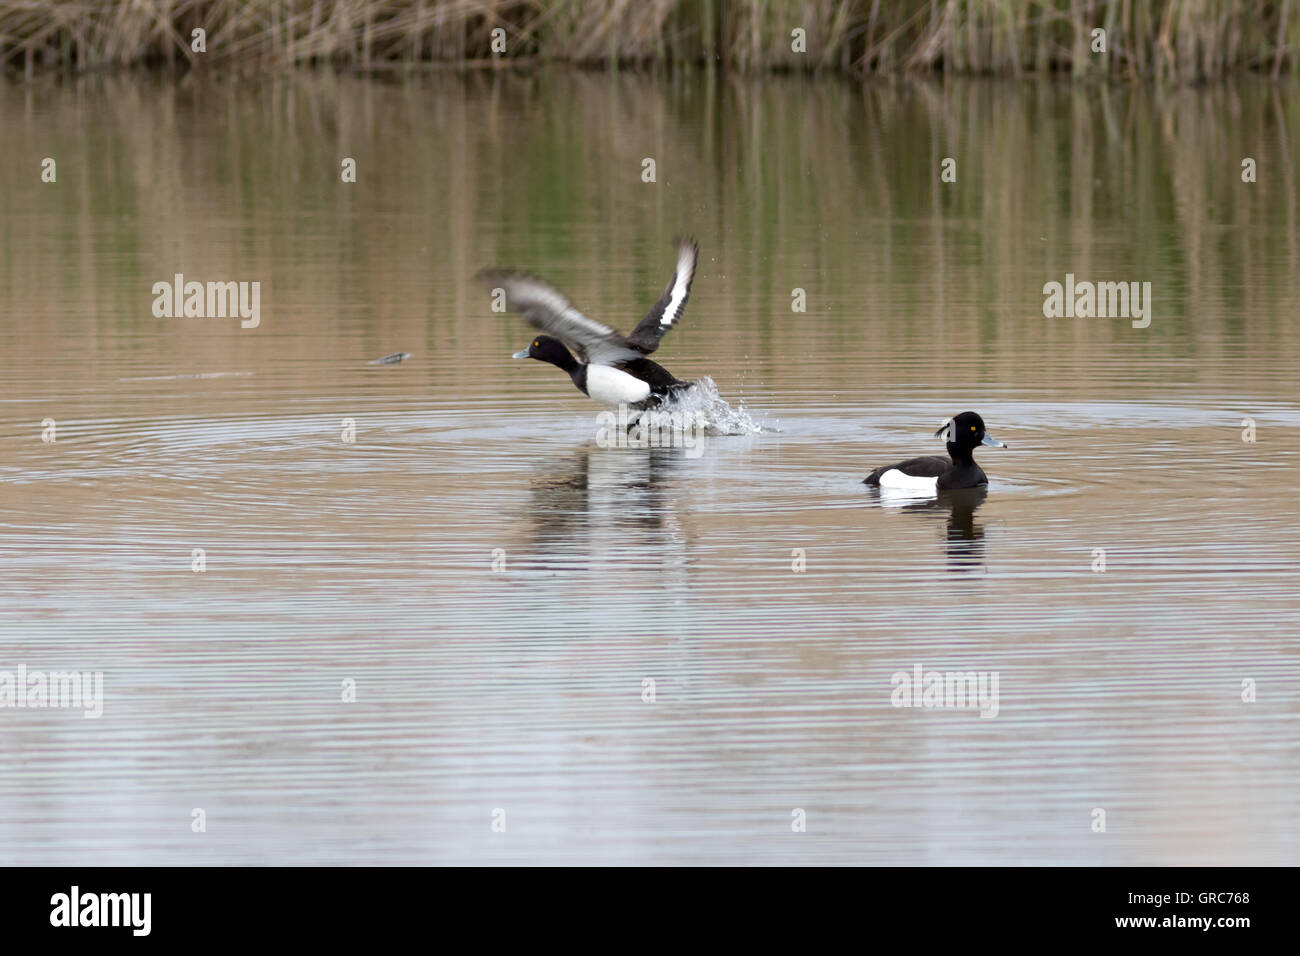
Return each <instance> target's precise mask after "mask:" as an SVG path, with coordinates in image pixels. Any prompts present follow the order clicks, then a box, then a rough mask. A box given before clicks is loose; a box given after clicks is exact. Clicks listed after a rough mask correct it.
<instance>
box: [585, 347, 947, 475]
mask: <svg viewBox="0 0 1300 956" xmlns="http://www.w3.org/2000/svg"><path fill="white" fill-rule="evenodd" d="M587 394H588V395H589V396H590V397H591V398H593V399H594V400H596V401H598V402H600V403H601V404H602V405H614V406H618V405H620V404H624V403H626V404H628V405H635V404H636V403H637V402H644V401H645V400H646V399H647V398H649V397H650V386H649V385H647V384H646V383H645V382H643V381H641V379H639V378H637V377H636V376H634V375H629V374H627V372H624V371H621V370H619V369H616V368H611V367H610V366H608V365H588V366H587ZM932 480H933V479H932Z"/></svg>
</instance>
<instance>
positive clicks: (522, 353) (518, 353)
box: [510, 349, 528, 358]
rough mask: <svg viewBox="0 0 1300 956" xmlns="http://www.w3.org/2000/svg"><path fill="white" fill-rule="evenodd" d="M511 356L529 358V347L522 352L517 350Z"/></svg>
mask: <svg viewBox="0 0 1300 956" xmlns="http://www.w3.org/2000/svg"><path fill="white" fill-rule="evenodd" d="M510 357H511V358H528V349H524V350H523V351H522V352H516V353H515V354H514V355H512V356H510Z"/></svg>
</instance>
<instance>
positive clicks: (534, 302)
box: [478, 269, 641, 365]
mask: <svg viewBox="0 0 1300 956" xmlns="http://www.w3.org/2000/svg"><path fill="white" fill-rule="evenodd" d="M478 277H479V278H480V279H481V280H483V281H484V282H486V283H487V284H488V286H489V287H491V288H497V289H502V290H504V291H505V296H506V305H507V306H508V307H509V308H511V309H514V310H515V311H516V312H518V313H519V314H520V315H522V316H523V317H524V321H525V322H527V323H528V324H529V325H531V326H532V327H533V328H535V329H540V330H541V331H543V332H546V333H547V334H548V335H553V336H555V337H556V338H557V339H559V340H560V341H561V342H563V343H564V344H565V345H567V346H568V347H569V348H571V349H572V350H573V351H574V352H576V353H578V357H579V358H580V359H582V360H583V361H585V362H595V363H598V364H601V365H613V364H615V363H617V362H627V361H630V360H632V359H636V358H640V357H641V353H640V352H638V351H636V350H635V349H632V348H630V347H629V346H628V342H627V339H625V338H624V337H623V336H622V335H620V334H619V333H618V332H616V331H614V330H613V329H611V328H610V327H609V326H608V325H605V324H604V323H601V322H597V321H596V320H595V319H589V318H587V316H585V315H583V314H582V313H581V312H579V311H578V310H577V309H576V308H574V306H573V304H572V303H571V302H570V301H569V300H568V299H566V298H565V297H564V295H563V294H562V293H561V292H559V291H558V290H557V289H555V288H554V287H553V286H550V285H548V284H547V283H545V282H543V281H542V280H541V279H538V278H536V277H534V276H530V275H527V274H525V273H522V272H507V271H504V270H501V269H484V270H483V271H482V272H480V273H479V275H478Z"/></svg>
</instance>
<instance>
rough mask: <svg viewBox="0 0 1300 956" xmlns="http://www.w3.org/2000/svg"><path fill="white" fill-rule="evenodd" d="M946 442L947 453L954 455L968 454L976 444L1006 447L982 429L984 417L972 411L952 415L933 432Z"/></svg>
mask: <svg viewBox="0 0 1300 956" xmlns="http://www.w3.org/2000/svg"><path fill="white" fill-rule="evenodd" d="M935 434H936V435H942V436H943V437H944V439H945V440H946V441H947V442H948V453H949V454H950V455H953V456H954V457H956V456H957V455H958V454H959V453H960V454H961V455H962V456H966V455H969V454H970V453H971V452H972V451H973V450H974V449H975V448H976V447H977V446H979V445H988V446H990V447H992V448H1006V447H1007V446H1006V445H1004V444H1002V442H1000V441H998V440H997V439H996V438H994V437H993V436H992V435H990V434H989V433H988V432H986V431H985V430H984V419H982V418H980V417H979V416H978V415H976V414H975V413H974V412H962V413H961V414H960V415H954V416H953V417H952V418H950V419H948V421H946V422H944V423H943V426H942V427H941V428H940V429H939V430H938V431H937V432H935Z"/></svg>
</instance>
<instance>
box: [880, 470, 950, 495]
mask: <svg viewBox="0 0 1300 956" xmlns="http://www.w3.org/2000/svg"><path fill="white" fill-rule="evenodd" d="M880 487H881V488H892V489H893V490H895V491H906V492H910V493H912V494H917V495H936V494H938V493H939V479H938V478H936V477H934V476H930V477H925V476H923V475H908V474H904V473H903V472H901V471H899V470H898V469H897V468H891V469H889V471H887V472H885V473H884V474H883V475H881V476H880Z"/></svg>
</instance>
